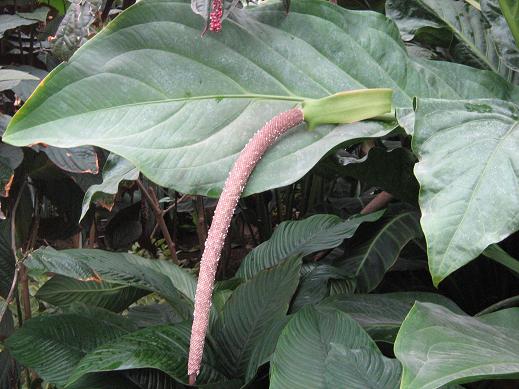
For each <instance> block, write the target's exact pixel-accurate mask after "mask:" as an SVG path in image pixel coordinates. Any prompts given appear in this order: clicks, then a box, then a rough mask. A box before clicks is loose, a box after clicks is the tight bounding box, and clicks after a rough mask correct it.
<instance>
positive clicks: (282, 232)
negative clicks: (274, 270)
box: [236, 211, 383, 279]
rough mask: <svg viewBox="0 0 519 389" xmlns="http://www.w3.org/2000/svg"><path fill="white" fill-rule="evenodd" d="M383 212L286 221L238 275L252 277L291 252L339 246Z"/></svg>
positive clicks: (253, 251)
mask: <svg viewBox="0 0 519 389" xmlns="http://www.w3.org/2000/svg"><path fill="white" fill-rule="evenodd" d="M382 214H383V211H380V212H375V213H372V214H369V215H363V216H360V215H357V216H354V217H351V218H350V219H348V220H342V219H341V218H339V217H338V216H335V215H314V216H310V217H309V218H306V219H304V220H299V221H287V222H283V223H281V224H280V225H279V226H278V227H277V228H276V230H275V231H274V233H273V234H272V237H271V238H270V239H269V240H267V241H266V242H263V243H262V244H260V245H259V246H258V247H256V248H254V250H252V251H251V252H250V253H249V254H248V255H247V256H246V257H245V258H244V259H243V261H242V263H241V265H240V268H239V269H238V271H237V272H236V277H241V278H245V279H248V278H251V277H253V276H254V275H255V274H256V273H258V272H259V271H261V270H263V269H267V268H269V267H272V266H274V265H275V264H277V263H279V262H280V261H282V260H283V259H285V258H287V257H289V256H291V255H295V254H301V255H307V254H311V253H314V252H317V251H320V250H325V249H329V248H333V247H337V246H339V245H340V244H341V243H342V242H343V240H344V239H346V238H351V237H352V236H353V234H354V233H355V231H356V230H357V228H358V227H359V225H361V224H362V223H363V222H372V221H375V220H378V219H379V218H380V216H382Z"/></svg>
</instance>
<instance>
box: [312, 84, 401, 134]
mask: <svg viewBox="0 0 519 389" xmlns="http://www.w3.org/2000/svg"><path fill="white" fill-rule="evenodd" d="M392 97H393V91H392V90H391V89H388V88H377V89H359V90H353V91H346V92H339V93H336V94H334V95H331V96H327V97H323V98H322V99H309V100H305V101H304V102H303V112H304V115H305V121H306V122H307V123H308V127H309V128H310V130H313V129H314V128H315V127H317V126H318V125H320V124H347V123H353V122H357V121H360V120H364V119H369V118H372V117H374V116H378V115H382V114H385V113H389V112H390V111H391V99H392Z"/></svg>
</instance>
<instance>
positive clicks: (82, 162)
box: [35, 145, 99, 174]
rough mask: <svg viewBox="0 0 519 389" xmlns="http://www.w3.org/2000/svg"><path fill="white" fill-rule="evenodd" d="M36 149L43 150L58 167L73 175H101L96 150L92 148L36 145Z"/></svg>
mask: <svg viewBox="0 0 519 389" xmlns="http://www.w3.org/2000/svg"><path fill="white" fill-rule="evenodd" d="M35 148H36V149H40V150H43V152H44V153H45V154H47V157H49V159H50V160H51V161H52V162H54V164H55V165H56V166H58V167H59V168H60V169H63V170H65V171H67V172H71V173H92V174H97V173H99V161H98V157H97V153H96V151H95V149H94V148H93V147H91V146H80V147H71V148H57V147H42V148H40V146H38V145H36V146H35Z"/></svg>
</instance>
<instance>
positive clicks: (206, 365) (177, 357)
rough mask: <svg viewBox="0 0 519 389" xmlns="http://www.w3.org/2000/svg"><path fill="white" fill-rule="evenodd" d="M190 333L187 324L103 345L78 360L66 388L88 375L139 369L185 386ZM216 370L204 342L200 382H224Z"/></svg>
mask: <svg viewBox="0 0 519 389" xmlns="http://www.w3.org/2000/svg"><path fill="white" fill-rule="evenodd" d="M190 330H191V323H190V322H183V323H179V324H176V325H173V326H171V325H166V326H156V327H149V328H145V329H142V330H139V331H135V332H132V333H130V334H128V335H125V336H122V337H120V338H118V339H116V340H114V341H113V342H109V343H106V344H104V345H102V346H100V347H98V348H97V349H95V350H93V351H91V352H89V353H88V354H87V355H86V356H85V357H84V358H83V359H82V360H81V362H80V363H79V365H78V366H77V368H76V369H75V370H74V372H73V373H72V375H71V376H70V379H69V381H68V384H69V385H70V384H72V383H74V382H76V381H77V380H78V379H80V378H81V377H83V376H84V375H85V374H88V373H93V372H101V371H117V370H127V369H139V368H154V369H159V370H161V371H163V372H164V373H166V374H168V375H170V376H171V377H173V378H175V379H176V380H177V381H180V382H187V353H188V350H189V335H190ZM217 366H218V361H217V359H216V357H215V353H214V350H213V349H212V347H211V344H210V343H209V342H208V343H207V344H206V347H205V349H204V358H203V361H202V368H201V371H200V375H199V380H200V382H202V383H203V382H215V381H221V380H223V379H225V376H223V375H222V374H221V373H220V372H219V370H218V368H217Z"/></svg>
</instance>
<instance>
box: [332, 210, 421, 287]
mask: <svg viewBox="0 0 519 389" xmlns="http://www.w3.org/2000/svg"><path fill="white" fill-rule="evenodd" d="M421 236H422V230H421V228H420V223H419V215H418V213H417V212H416V211H414V210H411V211H404V212H401V213H398V214H396V215H391V216H388V217H387V220H384V221H383V223H382V226H381V227H379V228H378V230H376V231H375V233H374V234H373V235H372V236H371V237H370V238H369V239H368V240H367V241H366V242H364V243H363V244H361V245H360V246H358V247H355V248H354V249H353V250H351V251H349V252H346V254H345V256H344V258H343V259H341V260H340V261H339V262H337V263H336V265H337V266H338V267H340V268H341V269H344V270H347V271H348V272H349V273H350V275H351V277H353V278H355V279H356V284H357V286H356V289H357V290H358V291H359V292H361V293H367V292H370V291H372V290H373V289H375V288H376V287H377V285H378V284H379V283H380V282H381V281H382V279H383V278H384V275H385V273H386V272H387V271H388V270H389V269H390V268H391V266H393V265H394V263H395V262H396V260H397V259H398V256H399V254H400V252H401V251H402V249H403V248H404V247H405V245H406V244H407V243H409V241H411V240H412V239H415V238H419V237H421Z"/></svg>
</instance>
